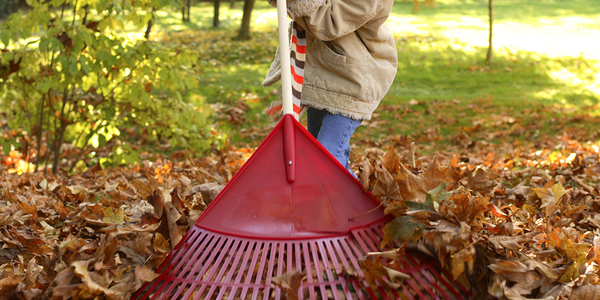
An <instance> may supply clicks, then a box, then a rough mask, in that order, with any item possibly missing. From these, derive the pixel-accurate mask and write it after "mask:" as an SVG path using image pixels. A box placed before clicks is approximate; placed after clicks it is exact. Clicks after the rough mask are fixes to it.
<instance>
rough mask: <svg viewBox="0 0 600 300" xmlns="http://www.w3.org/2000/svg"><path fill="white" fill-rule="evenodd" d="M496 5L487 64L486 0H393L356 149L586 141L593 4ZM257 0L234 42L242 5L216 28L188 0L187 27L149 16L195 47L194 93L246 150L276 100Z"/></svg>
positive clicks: (262, 131)
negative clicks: (391, 60)
mask: <svg viewBox="0 0 600 300" xmlns="http://www.w3.org/2000/svg"><path fill="white" fill-rule="evenodd" d="M496 2H497V3H496V6H495V24H494V28H495V31H494V52H495V57H494V61H493V63H492V64H491V65H486V64H485V63H484V60H485V54H486V52H487V38H488V36H487V32H488V23H487V22H488V17H487V14H488V8H487V2H484V1H436V6H435V7H434V8H429V7H422V8H421V9H420V11H419V12H414V11H413V4H412V3H408V2H402V1H397V2H396V3H395V5H394V8H393V14H392V15H391V16H390V18H389V20H388V22H387V24H388V26H389V27H390V29H391V30H392V31H393V33H394V35H395V37H396V41H397V49H398V58H399V66H398V73H397V76H396V80H395V82H394V84H393V86H392V88H391V89H390V91H389V93H388V95H387V96H386V97H385V98H384V99H383V102H382V105H381V106H380V108H379V109H378V110H377V112H376V114H375V115H374V118H373V119H372V120H371V121H369V122H365V125H366V126H362V127H361V128H359V130H358V131H357V133H356V135H355V140H354V146H355V147H356V150H357V151H360V150H361V149H364V148H365V147H370V146H377V147H384V146H385V145H386V143H390V142H392V143H394V141H398V140H402V141H404V142H403V144H406V143H408V142H410V141H414V142H417V143H418V144H421V145H423V147H424V151H425V152H435V151H438V150H440V148H443V147H446V146H449V145H457V144H465V145H469V141H471V142H473V141H478V140H483V141H486V142H488V143H500V142H506V141H507V140H506V139H507V138H508V139H509V142H513V141H514V143H517V144H518V143H521V142H523V141H527V140H531V139H532V138H540V139H543V138H544V136H546V135H552V136H556V135H561V134H576V135H581V138H584V139H587V140H590V141H592V142H595V140H591V139H592V138H595V137H596V135H595V133H596V132H598V131H599V130H600V122H599V119H598V114H599V113H600V107H599V104H598V103H599V100H600V63H599V62H598V59H599V57H598V55H599V52H598V51H597V49H598V47H599V44H598V43H600V3H599V2H597V1H568V2H564V1H496ZM255 5H256V6H255V8H254V14H253V17H252V39H251V40H247V41H240V40H236V39H235V37H236V35H237V29H238V26H239V23H240V19H241V15H242V12H241V6H242V5H241V3H236V6H235V7H234V8H233V9H231V8H230V7H229V5H228V4H227V5H222V6H221V12H222V13H221V17H220V20H221V22H220V28H218V29H214V28H211V26H212V16H213V15H212V13H213V10H212V9H213V8H212V6H211V4H210V3H200V4H198V5H196V6H194V7H193V8H192V10H191V12H192V22H191V23H188V24H183V23H182V22H181V21H180V19H179V18H180V17H179V14H178V13H177V12H174V11H173V12H169V11H166V12H165V11H163V12H159V16H160V17H159V19H158V22H157V23H158V30H157V31H156V34H155V35H154V38H156V39H161V40H165V41H169V42H175V43H180V42H183V43H187V44H190V45H193V46H194V47H197V48H198V51H200V52H201V53H202V65H203V81H202V83H201V85H200V87H199V89H198V90H197V91H196V93H198V94H199V95H201V96H202V97H204V98H205V99H206V101H208V102H209V103H212V104H213V107H214V108H215V110H216V111H215V112H216V113H215V114H214V116H215V117H216V118H217V121H218V122H219V123H220V124H221V129H222V130H224V132H225V133H226V134H228V137H229V139H230V141H231V142H233V143H240V144H243V145H247V146H252V147H253V146H256V145H257V144H258V143H259V142H260V141H261V140H262V138H264V136H265V135H266V134H267V133H268V132H269V130H270V127H269V125H270V123H269V122H270V121H269V120H268V119H267V118H266V117H265V116H264V115H262V114H261V110H262V109H263V108H264V107H265V106H266V105H268V104H269V103H270V102H272V101H274V100H276V93H275V89H274V88H263V87H262V86H261V82H262V80H263V78H264V74H266V72H267V70H268V67H269V64H270V62H271V60H272V56H273V53H274V51H275V49H276V48H277V31H276V11H275V9H274V8H271V7H269V6H268V5H267V4H266V1H259V2H257V3H256V4H255ZM167 33H168V34H167ZM232 108H235V109H232ZM241 112H243V113H241ZM232 120H233V122H231V121H232ZM465 134H466V135H467V138H468V139H467V140H466V141H465Z"/></svg>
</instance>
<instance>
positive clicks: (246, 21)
mask: <svg viewBox="0 0 600 300" xmlns="http://www.w3.org/2000/svg"><path fill="white" fill-rule="evenodd" d="M253 7H254V0H244V14H243V16H242V26H240V32H239V33H238V36H237V38H238V39H240V40H247V39H249V38H250V19H251V17H252V8H253Z"/></svg>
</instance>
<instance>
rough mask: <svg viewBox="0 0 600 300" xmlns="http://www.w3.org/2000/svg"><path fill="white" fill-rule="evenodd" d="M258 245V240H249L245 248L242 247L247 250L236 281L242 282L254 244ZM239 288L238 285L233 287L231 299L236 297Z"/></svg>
mask: <svg viewBox="0 0 600 300" xmlns="http://www.w3.org/2000/svg"><path fill="white" fill-rule="evenodd" d="M255 245H256V241H252V242H249V243H248V244H247V245H246V247H245V248H242V249H241V250H245V251H244V259H243V260H242V263H241V264H240V267H239V268H238V274H237V276H236V278H235V281H234V282H235V283H240V282H242V281H241V280H242V276H243V275H244V269H245V268H246V266H247V265H248V260H249V259H250V255H251V253H252V248H254V246H255ZM237 288H238V286H234V287H233V288H232V291H231V294H230V295H229V298H228V299H229V300H233V299H234V297H235V294H236V293H237V292H236V291H237Z"/></svg>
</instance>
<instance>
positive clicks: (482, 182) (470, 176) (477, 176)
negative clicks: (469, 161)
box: [466, 168, 496, 193]
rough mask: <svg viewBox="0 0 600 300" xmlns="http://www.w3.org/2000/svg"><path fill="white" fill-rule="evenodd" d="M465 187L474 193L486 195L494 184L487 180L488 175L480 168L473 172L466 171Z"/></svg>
mask: <svg viewBox="0 0 600 300" xmlns="http://www.w3.org/2000/svg"><path fill="white" fill-rule="evenodd" d="M466 176H467V187H468V188H469V189H471V190H473V191H475V192H481V193H486V192H487V191H489V190H490V189H492V188H493V187H494V186H495V185H496V183H495V182H494V181H493V180H489V179H488V174H487V172H486V171H484V170H483V169H481V168H477V169H475V170H474V171H470V170H467V174H466Z"/></svg>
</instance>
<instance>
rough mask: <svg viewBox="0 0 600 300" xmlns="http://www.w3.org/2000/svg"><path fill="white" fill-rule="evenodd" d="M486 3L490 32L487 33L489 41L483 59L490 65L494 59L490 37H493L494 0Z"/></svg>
mask: <svg viewBox="0 0 600 300" xmlns="http://www.w3.org/2000/svg"><path fill="white" fill-rule="evenodd" d="M488 1H489V16H490V31H489V35H488V41H489V45H488V52H487V56H486V58H485V62H486V63H488V64H490V63H492V60H493V59H494V48H493V47H492V37H493V32H494V0H488Z"/></svg>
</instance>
